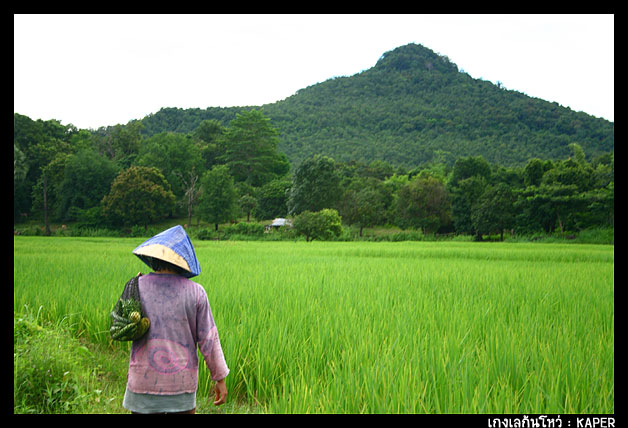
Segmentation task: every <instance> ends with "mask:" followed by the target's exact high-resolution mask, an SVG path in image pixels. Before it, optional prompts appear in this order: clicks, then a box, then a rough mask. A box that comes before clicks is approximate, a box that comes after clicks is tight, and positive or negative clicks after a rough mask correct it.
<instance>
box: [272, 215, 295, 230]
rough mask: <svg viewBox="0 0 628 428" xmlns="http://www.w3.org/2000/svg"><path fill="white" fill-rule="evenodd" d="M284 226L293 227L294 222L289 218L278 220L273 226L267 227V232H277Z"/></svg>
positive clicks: (275, 220)
mask: <svg viewBox="0 0 628 428" xmlns="http://www.w3.org/2000/svg"><path fill="white" fill-rule="evenodd" d="M284 226H287V227H292V221H291V220H288V219H287V218H276V219H274V220H273V222H272V223H271V224H269V225H267V226H266V231H267V232H268V231H271V230H276V229H279V228H280V227H284Z"/></svg>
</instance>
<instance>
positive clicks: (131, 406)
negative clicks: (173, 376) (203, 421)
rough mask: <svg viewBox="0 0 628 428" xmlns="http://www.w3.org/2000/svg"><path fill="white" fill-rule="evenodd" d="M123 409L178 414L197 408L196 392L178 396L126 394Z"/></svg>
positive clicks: (130, 392) (127, 390)
mask: <svg viewBox="0 0 628 428" xmlns="http://www.w3.org/2000/svg"><path fill="white" fill-rule="evenodd" d="M122 407H124V408H125V409H127V410H130V411H132V412H136V413H176V412H185V411H188V410H192V409H194V408H195V407H196V392H190V393H183V394H176V395H153V394H137V393H135V392H132V391H129V389H128V388H127V389H126V391H125V392H124V400H123V401H122Z"/></svg>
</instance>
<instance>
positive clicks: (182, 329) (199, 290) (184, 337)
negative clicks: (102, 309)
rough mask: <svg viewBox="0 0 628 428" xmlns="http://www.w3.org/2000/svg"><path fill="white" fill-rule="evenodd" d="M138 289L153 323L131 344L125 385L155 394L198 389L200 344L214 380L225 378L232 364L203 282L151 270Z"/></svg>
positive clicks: (140, 281) (141, 279)
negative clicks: (198, 282) (229, 363)
mask: <svg viewBox="0 0 628 428" xmlns="http://www.w3.org/2000/svg"><path fill="white" fill-rule="evenodd" d="M139 289H140V298H141V300H142V307H143V308H144V311H145V315H146V316H147V317H148V318H149V319H150V328H149V330H148V333H146V334H145V335H144V336H143V337H142V338H140V339H139V340H136V341H134V342H133V344H132V346H131V358H130V361H129V373H128V377H127V388H128V389H129V390H130V391H132V392H135V393H140V394H156V395H174V394H181V393H185V392H188V393H189V392H195V391H196V389H197V387H198V354H197V352H196V347H197V345H198V348H199V349H200V351H201V354H202V355H203V357H204V359H205V363H206V364H207V368H208V369H209V371H210V373H211V379H212V380H214V381H216V380H221V379H224V378H225V377H226V376H227V375H228V374H229V368H228V367H227V364H226V362H225V358H224V355H223V352H222V347H221V346H220V339H219V337H218V330H217V329H216V324H215V323H214V318H213V316H212V312H211V308H210V306H209V301H208V299H207V294H206V293H205V290H204V289H203V287H201V286H200V285H199V284H197V283H195V282H193V281H190V280H189V279H187V278H184V277H182V276H179V275H170V274H155V273H150V274H148V275H144V276H141V277H140V279H139Z"/></svg>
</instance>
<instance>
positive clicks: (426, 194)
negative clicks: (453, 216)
mask: <svg viewBox="0 0 628 428" xmlns="http://www.w3.org/2000/svg"><path fill="white" fill-rule="evenodd" d="M450 206H451V205H450V201H449V195H448V192H447V189H446V188H445V184H444V183H443V182H442V181H441V180H439V179H438V178H436V177H434V176H431V175H427V176H419V177H416V178H414V179H413V180H412V181H410V182H409V183H408V184H406V185H405V186H403V187H401V188H400V189H399V191H398V193H397V216H398V219H399V220H398V221H399V223H400V225H401V226H402V227H417V228H421V229H422V230H423V232H424V233H426V234H427V233H430V232H435V231H437V230H438V229H439V228H440V227H441V226H444V225H447V224H448V223H449V222H450Z"/></svg>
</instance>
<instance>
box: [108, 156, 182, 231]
mask: <svg viewBox="0 0 628 428" xmlns="http://www.w3.org/2000/svg"><path fill="white" fill-rule="evenodd" d="M174 202H175V197H174V194H173V193H172V191H170V185H169V184H168V182H167V181H166V179H165V178H164V176H163V174H161V172H159V170H157V169H156V168H148V167H143V166H132V167H130V168H128V169H126V170H124V171H122V172H121V173H120V174H118V176H117V177H116V178H115V180H114V181H113V184H112V185H111V190H110V192H109V194H107V195H106V196H105V197H104V198H103V201H102V204H103V215H104V216H105V217H107V218H108V219H109V220H110V221H111V222H112V223H113V224H123V225H127V226H130V225H135V224H143V225H145V226H147V225H148V224H150V223H152V222H154V221H155V220H157V219H160V218H163V217H165V216H166V215H167V214H169V213H170V211H171V210H172V208H173V207H174Z"/></svg>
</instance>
